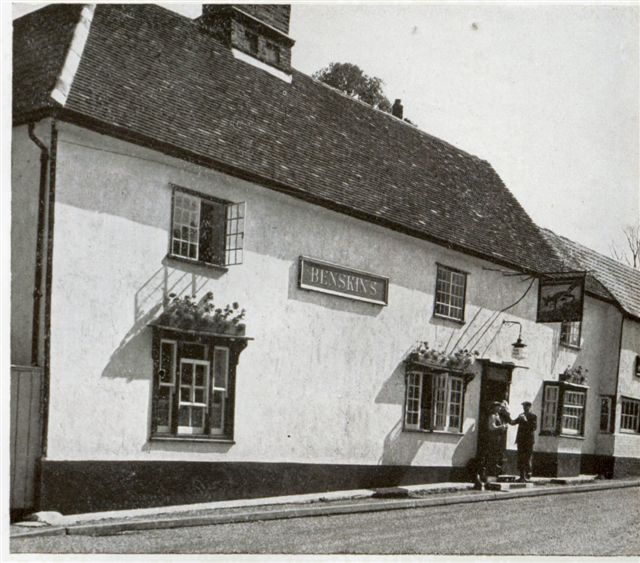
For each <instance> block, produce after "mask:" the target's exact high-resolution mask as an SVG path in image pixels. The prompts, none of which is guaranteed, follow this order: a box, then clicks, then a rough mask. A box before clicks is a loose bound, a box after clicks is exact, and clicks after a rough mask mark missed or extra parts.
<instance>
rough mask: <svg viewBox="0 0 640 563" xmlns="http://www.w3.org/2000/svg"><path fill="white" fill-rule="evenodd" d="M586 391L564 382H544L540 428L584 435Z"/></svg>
mask: <svg viewBox="0 0 640 563" xmlns="http://www.w3.org/2000/svg"><path fill="white" fill-rule="evenodd" d="M586 404H587V391H586V388H585V387H582V386H577V385H571V384H567V383H564V382H558V383H557V382H545V384H544V393H543V401H542V428H541V430H542V431H543V432H546V433H560V434H567V435H574V436H582V435H584V421H585V409H586Z"/></svg>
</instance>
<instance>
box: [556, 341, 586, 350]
mask: <svg viewBox="0 0 640 563" xmlns="http://www.w3.org/2000/svg"><path fill="white" fill-rule="evenodd" d="M560 346H562V347H563V348H569V350H575V351H576V352H579V351H580V350H582V346H580V345H579V344H569V343H568V342H562V340H561V341H560Z"/></svg>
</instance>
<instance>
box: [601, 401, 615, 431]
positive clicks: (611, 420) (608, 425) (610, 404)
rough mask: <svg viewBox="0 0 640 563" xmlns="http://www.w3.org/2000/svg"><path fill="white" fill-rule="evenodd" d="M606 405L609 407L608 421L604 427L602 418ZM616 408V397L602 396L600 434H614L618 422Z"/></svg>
mask: <svg viewBox="0 0 640 563" xmlns="http://www.w3.org/2000/svg"><path fill="white" fill-rule="evenodd" d="M605 404H607V405H608V407H607V411H606V416H607V420H606V424H604V425H603V424H602V417H603V415H604V414H605V411H604V409H603V406H604V405H605ZM615 407H616V403H615V396H614V395H600V427H599V431H600V433H602V434H613V432H614V428H615V421H616V417H615Z"/></svg>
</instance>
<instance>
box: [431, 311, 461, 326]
mask: <svg viewBox="0 0 640 563" xmlns="http://www.w3.org/2000/svg"><path fill="white" fill-rule="evenodd" d="M433 316H434V318H436V319H442V320H443V321H450V322H452V323H455V324H457V325H465V324H467V322H466V321H465V320H464V319H454V318H453V317H447V316H445V315H439V314H438V313H433Z"/></svg>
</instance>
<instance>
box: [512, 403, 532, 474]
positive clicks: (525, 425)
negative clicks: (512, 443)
mask: <svg viewBox="0 0 640 563" xmlns="http://www.w3.org/2000/svg"><path fill="white" fill-rule="evenodd" d="M522 409H523V410H524V412H523V413H521V414H520V415H518V417H517V418H515V419H514V420H512V421H511V422H510V424H514V425H515V424H517V425H518V433H517V434H516V444H517V445H518V471H519V472H520V479H518V481H519V482H521V483H524V482H526V481H529V479H531V457H532V456H533V443H534V442H535V436H536V429H537V428H538V417H537V416H536V415H535V414H533V413H532V412H531V403H530V402H529V401H524V402H523V403H522Z"/></svg>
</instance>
